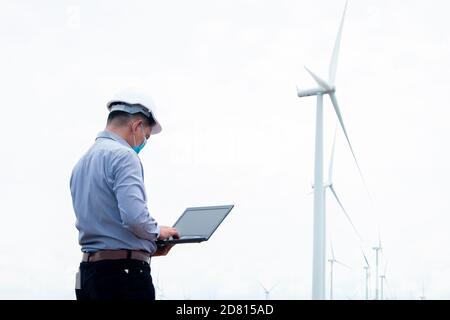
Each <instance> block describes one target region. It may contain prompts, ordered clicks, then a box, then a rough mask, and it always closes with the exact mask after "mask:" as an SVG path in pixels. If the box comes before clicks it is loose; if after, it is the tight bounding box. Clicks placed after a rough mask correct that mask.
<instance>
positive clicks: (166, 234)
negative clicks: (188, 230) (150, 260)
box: [153, 226, 180, 257]
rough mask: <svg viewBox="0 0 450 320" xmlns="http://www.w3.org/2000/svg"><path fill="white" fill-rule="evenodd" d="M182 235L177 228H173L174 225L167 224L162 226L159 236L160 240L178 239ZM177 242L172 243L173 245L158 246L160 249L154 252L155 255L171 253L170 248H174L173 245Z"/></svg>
mask: <svg viewBox="0 0 450 320" xmlns="http://www.w3.org/2000/svg"><path fill="white" fill-rule="evenodd" d="M179 237H180V235H179V233H178V231H177V229H175V228H172V227H167V226H160V229H159V237H158V240H166V239H172V238H173V239H178V238H179ZM174 245H175V244H171V245H166V246H158V249H157V250H156V252H155V253H154V254H153V256H154V257H157V256H165V255H167V254H168V253H169V251H170V249H172V247H173V246H174Z"/></svg>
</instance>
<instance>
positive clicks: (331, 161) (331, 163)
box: [328, 127, 337, 185]
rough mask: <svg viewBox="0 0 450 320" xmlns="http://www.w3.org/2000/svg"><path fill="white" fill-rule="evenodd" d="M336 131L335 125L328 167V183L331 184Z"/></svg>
mask: <svg viewBox="0 0 450 320" xmlns="http://www.w3.org/2000/svg"><path fill="white" fill-rule="evenodd" d="M336 132H337V127H336V129H335V130H334V139H333V148H332V149H331V157H330V167H329V168H328V183H329V184H330V185H331V184H333V180H332V179H333V162H334V149H335V146H336Z"/></svg>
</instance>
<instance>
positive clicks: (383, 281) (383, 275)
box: [380, 262, 387, 300]
mask: <svg viewBox="0 0 450 320" xmlns="http://www.w3.org/2000/svg"><path fill="white" fill-rule="evenodd" d="M386 270H387V262H386V265H385V266H384V272H383V274H382V275H381V276H380V282H381V300H384V284H385V283H386V285H387V278H386Z"/></svg>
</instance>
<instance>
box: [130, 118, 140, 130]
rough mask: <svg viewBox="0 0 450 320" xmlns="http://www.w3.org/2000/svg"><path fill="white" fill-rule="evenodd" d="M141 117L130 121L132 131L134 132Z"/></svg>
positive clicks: (138, 125)
mask: <svg viewBox="0 0 450 320" xmlns="http://www.w3.org/2000/svg"><path fill="white" fill-rule="evenodd" d="M141 123H142V119H136V120H135V121H133V122H132V123H131V128H132V129H133V132H136V131H137V130H138V129H139V127H140V126H141Z"/></svg>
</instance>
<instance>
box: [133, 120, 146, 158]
mask: <svg viewBox="0 0 450 320" xmlns="http://www.w3.org/2000/svg"><path fill="white" fill-rule="evenodd" d="M141 128H142V135H143V136H144V141H142V143H141V144H140V145H138V146H135V147H131V148H133V150H134V151H135V152H136V153H139V152H141V150H142V149H144V146H145V144H146V143H147V137H146V136H145V132H144V126H143V125H142V123H141ZM133 139H134V144H136V136H135V135H134V132H133Z"/></svg>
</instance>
